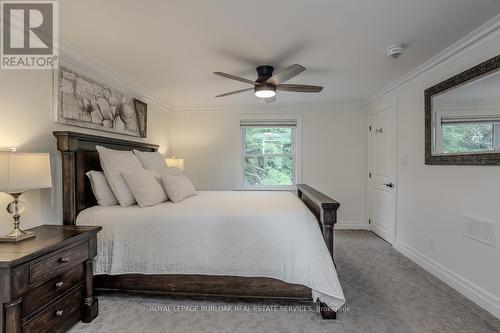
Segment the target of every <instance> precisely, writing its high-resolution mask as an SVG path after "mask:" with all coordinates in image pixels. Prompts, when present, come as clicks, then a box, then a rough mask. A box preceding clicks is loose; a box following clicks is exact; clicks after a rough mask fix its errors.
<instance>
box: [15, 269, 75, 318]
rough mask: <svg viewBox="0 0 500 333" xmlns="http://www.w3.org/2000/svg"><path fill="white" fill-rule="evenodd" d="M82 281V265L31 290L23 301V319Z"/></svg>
mask: <svg viewBox="0 0 500 333" xmlns="http://www.w3.org/2000/svg"><path fill="white" fill-rule="evenodd" d="M82 281H83V264H80V265H77V266H75V267H74V268H72V269H70V270H69V271H67V272H64V273H62V274H61V275H58V276H56V277H54V278H52V279H50V280H49V281H47V282H45V283H44V284H42V285H40V286H38V287H35V288H32V289H31V290H30V291H29V292H28V293H27V294H26V296H24V300H23V304H22V305H23V317H26V316H29V315H30V314H31V313H33V311H35V310H37V309H39V308H41V307H42V306H44V305H45V304H47V303H49V302H50V301H51V300H53V299H55V298H56V297H58V296H60V295H62V294H64V293H65V292H66V291H68V290H70V289H71V288H72V287H74V286H76V285H77V284H78V283H79V282H82Z"/></svg>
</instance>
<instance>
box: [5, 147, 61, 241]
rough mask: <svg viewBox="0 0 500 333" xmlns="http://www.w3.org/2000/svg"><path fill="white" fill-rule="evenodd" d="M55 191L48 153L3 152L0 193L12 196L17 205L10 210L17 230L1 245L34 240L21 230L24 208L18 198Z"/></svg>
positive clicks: (12, 205)
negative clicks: (27, 194) (20, 224)
mask: <svg viewBox="0 0 500 333" xmlns="http://www.w3.org/2000/svg"><path fill="white" fill-rule="evenodd" d="M50 187H52V177H51V172H50V155H49V154H47V153H17V152H14V151H10V152H0V192H4V193H7V194H10V195H11V196H12V198H13V200H14V201H12V202H11V203H10V204H9V205H8V206H7V212H8V213H9V214H11V215H13V218H14V229H13V230H12V231H11V232H10V233H9V234H8V235H6V236H3V237H0V242H17V241H20V240H23V239H27V238H31V237H34V236H35V233H34V232H32V231H23V230H21V229H20V228H19V223H20V217H21V216H20V214H21V213H22V212H23V211H24V210H25V205H24V203H22V202H21V201H19V197H20V196H21V194H23V193H24V192H26V191H30V190H37V189H42V188H50Z"/></svg>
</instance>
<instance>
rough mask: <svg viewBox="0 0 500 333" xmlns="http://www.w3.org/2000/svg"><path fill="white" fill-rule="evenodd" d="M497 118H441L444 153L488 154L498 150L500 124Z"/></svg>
mask: <svg viewBox="0 0 500 333" xmlns="http://www.w3.org/2000/svg"><path fill="white" fill-rule="evenodd" d="M495 118H496V117H487V116H477V117H467V118H465V117H457V116H445V117H442V118H441V126H442V136H443V138H442V151H443V153H445V154H461V153H472V152H488V151H494V150H498V149H499V148H500V147H499V143H500V140H499V139H500V136H499V134H500V123H499V121H498V119H495Z"/></svg>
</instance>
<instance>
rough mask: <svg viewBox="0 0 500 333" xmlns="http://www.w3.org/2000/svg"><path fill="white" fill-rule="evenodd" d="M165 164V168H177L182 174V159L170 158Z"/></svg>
mask: <svg viewBox="0 0 500 333" xmlns="http://www.w3.org/2000/svg"><path fill="white" fill-rule="evenodd" d="M165 162H167V166H169V167H172V166H173V167H178V168H179V169H180V170H181V171H182V172H184V159H182V158H175V156H172V157H171V158H166V159H165Z"/></svg>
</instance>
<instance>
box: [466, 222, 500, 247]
mask: <svg viewBox="0 0 500 333" xmlns="http://www.w3.org/2000/svg"><path fill="white" fill-rule="evenodd" d="M495 229H496V223H493V222H489V221H484V220H480V219H478V218H475V217H470V216H466V217H465V223H464V236H465V237H468V238H470V239H473V240H475V241H478V242H481V243H484V244H487V245H490V246H493V247H496V246H497V237H496V233H495Z"/></svg>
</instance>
